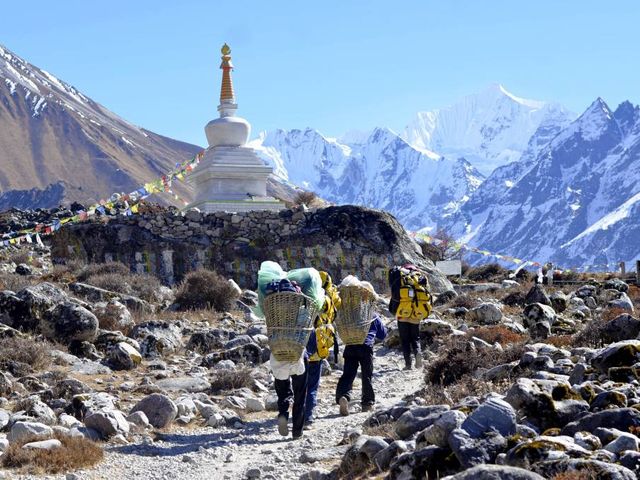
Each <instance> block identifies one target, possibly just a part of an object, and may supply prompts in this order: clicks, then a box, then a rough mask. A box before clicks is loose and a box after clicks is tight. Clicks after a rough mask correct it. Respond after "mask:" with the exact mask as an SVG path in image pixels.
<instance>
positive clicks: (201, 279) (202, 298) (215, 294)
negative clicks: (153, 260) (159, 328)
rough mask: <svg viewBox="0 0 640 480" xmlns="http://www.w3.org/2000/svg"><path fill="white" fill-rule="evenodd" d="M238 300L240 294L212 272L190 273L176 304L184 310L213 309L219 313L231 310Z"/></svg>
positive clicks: (177, 295) (226, 281)
mask: <svg viewBox="0 0 640 480" xmlns="http://www.w3.org/2000/svg"><path fill="white" fill-rule="evenodd" d="M237 299H238V292H237V291H236V289H235V288H234V287H233V286H232V285H231V283H229V281H228V280H226V279H225V278H224V277H222V276H220V275H218V274H217V273H216V272H214V271H212V270H205V269H201V270H196V271H195V272H189V273H188V274H187V275H186V276H185V277H184V280H183V281H182V283H181V284H180V287H178V292H177V293H176V300H175V302H176V303H177V304H179V305H180V308H181V309H182V310H201V309H206V308H213V309H214V310H217V311H218V312H224V311H228V310H231V308H232V307H233V306H234V305H235V303H236V300H237Z"/></svg>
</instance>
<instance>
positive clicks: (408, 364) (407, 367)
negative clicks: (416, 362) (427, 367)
mask: <svg viewBox="0 0 640 480" xmlns="http://www.w3.org/2000/svg"><path fill="white" fill-rule="evenodd" d="M412 368H413V367H412V366H411V364H410V363H405V365H404V368H403V370H411V369H412Z"/></svg>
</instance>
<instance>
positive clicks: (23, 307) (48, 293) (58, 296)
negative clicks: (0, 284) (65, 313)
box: [11, 282, 69, 331]
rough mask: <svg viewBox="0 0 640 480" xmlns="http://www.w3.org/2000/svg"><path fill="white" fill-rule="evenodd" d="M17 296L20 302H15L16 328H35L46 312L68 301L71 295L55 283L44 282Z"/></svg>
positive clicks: (13, 324) (26, 289)
mask: <svg viewBox="0 0 640 480" xmlns="http://www.w3.org/2000/svg"><path fill="white" fill-rule="evenodd" d="M16 297H17V298H18V299H20V303H19V304H13V307H14V310H13V312H12V313H13V315H14V318H13V322H12V324H11V326H12V327H14V328H19V329H21V330H29V331H30V330H35V329H36V328H37V327H38V325H39V323H40V320H41V319H42V318H43V317H44V314H45V312H47V311H48V310H49V309H51V308H53V307H55V306H56V305H58V304H61V303H64V302H66V301H68V299H69V297H68V296H67V294H66V293H65V292H64V290H61V289H60V288H58V287H56V286H55V285H53V284H51V283H48V282H44V283H39V284H38V285H33V286H29V287H26V288H24V289H22V290H20V291H19V292H18V293H17V295H16Z"/></svg>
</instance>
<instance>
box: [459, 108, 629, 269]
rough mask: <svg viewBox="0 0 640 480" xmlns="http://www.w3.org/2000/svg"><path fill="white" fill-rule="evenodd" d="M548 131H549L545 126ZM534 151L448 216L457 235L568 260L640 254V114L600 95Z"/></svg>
mask: <svg viewBox="0 0 640 480" xmlns="http://www.w3.org/2000/svg"><path fill="white" fill-rule="evenodd" d="M539 133H545V132H539ZM540 143H544V142H541V141H540V139H539V138H536V135H534V137H532V138H531V140H530V142H529V149H528V151H530V155H524V156H523V159H522V160H521V161H520V162H517V163H512V164H510V165H507V166H504V167H501V168H498V169H497V170H495V171H494V172H493V174H491V175H490V176H489V178H488V179H487V180H486V181H485V182H484V183H483V185H482V186H481V187H480V188H478V189H477V191H476V192H475V193H474V195H472V197H471V198H470V199H469V201H468V202H466V203H465V205H463V206H462V207H461V208H460V210H459V211H458V212H456V213H455V214H454V215H452V216H451V217H450V218H448V219H447V222H448V223H447V227H448V228H449V229H450V230H451V231H452V232H453V234H454V236H459V237H462V238H463V239H464V240H468V241H470V242H471V243H472V244H473V245H477V246H481V247H482V248H484V249H486V250H489V251H493V252H500V253H507V254H510V255H514V256H517V257H520V258H525V259H530V260H538V261H548V260H551V261H555V262H556V263H558V264H560V265H564V266H579V265H593V264H605V263H612V262H617V261H620V260H624V261H632V260H635V259H636V258H639V257H640V236H638V233H640V215H639V214H640V204H639V201H640V197H639V192H640V173H639V172H640V113H639V109H638V107H635V106H633V105H631V104H630V103H629V102H624V103H623V104H621V105H620V106H619V107H618V108H617V109H616V110H615V112H613V111H611V109H610V108H609V107H608V105H607V104H606V103H605V102H604V101H603V100H602V99H600V98H598V99H597V100H596V101H595V102H593V104H591V106H589V108H588V109H587V110H586V111H585V112H584V113H583V114H582V115H580V117H579V118H578V119H576V120H575V121H574V122H572V123H571V124H570V125H568V126H567V127H566V128H564V129H562V130H561V131H560V132H559V133H558V134H557V135H555V136H554V138H553V139H552V140H551V141H550V142H549V143H547V144H546V146H544V147H542V148H541V149H539V150H538V153H537V155H535V157H534V155H533V154H534V153H535V150H536V148H534V146H535V145H539V144H540Z"/></svg>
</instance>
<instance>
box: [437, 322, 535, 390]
mask: <svg viewBox="0 0 640 480" xmlns="http://www.w3.org/2000/svg"><path fill="white" fill-rule="evenodd" d="M471 335H472V334H471ZM469 340H470V338H469V336H467V335H465V336H462V337H452V338H450V339H448V340H447V342H446V343H445V344H444V345H443V346H442V347H441V348H440V350H439V352H438V356H437V357H436V358H435V359H434V360H432V361H430V362H429V363H428V364H427V366H426V368H425V379H426V382H427V384H435V385H442V386H447V385H451V384H454V383H457V382H459V381H460V380H462V379H463V378H464V377H466V376H473V374H474V373H475V372H476V370H478V369H480V368H486V369H488V368H492V367H495V366H497V365H501V364H504V363H509V362H513V361H515V360H519V359H520V357H521V356H522V354H523V353H524V347H523V344H522V343H512V344H511V345H508V346H506V347H505V348H504V349H503V350H502V351H499V350H496V349H494V348H478V347H475V346H474V345H473V343H471V342H470V341H469Z"/></svg>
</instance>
